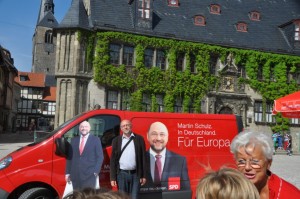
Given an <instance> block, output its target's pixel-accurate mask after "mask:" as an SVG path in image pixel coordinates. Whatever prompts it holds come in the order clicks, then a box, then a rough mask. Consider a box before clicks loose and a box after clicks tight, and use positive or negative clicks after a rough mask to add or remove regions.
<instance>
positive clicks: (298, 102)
mask: <svg viewBox="0 0 300 199" xmlns="http://www.w3.org/2000/svg"><path fill="white" fill-rule="evenodd" d="M277 113H281V114H282V116H283V117H287V118H300V91H297V92H295V93H292V94H289V95H286V96H284V97H281V98H279V99H277V100H274V107H273V114H277Z"/></svg>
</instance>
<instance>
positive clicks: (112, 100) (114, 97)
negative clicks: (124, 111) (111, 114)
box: [106, 91, 118, 109]
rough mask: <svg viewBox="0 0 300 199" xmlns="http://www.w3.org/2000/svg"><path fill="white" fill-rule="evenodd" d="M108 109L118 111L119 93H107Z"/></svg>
mask: <svg viewBox="0 0 300 199" xmlns="http://www.w3.org/2000/svg"><path fill="white" fill-rule="evenodd" d="M106 107H107V109H118V92H117V91H108V92H107V101H106Z"/></svg>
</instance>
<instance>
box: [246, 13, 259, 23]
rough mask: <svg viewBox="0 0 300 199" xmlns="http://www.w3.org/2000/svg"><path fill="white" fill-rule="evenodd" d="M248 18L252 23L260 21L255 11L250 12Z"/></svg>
mask: <svg viewBox="0 0 300 199" xmlns="http://www.w3.org/2000/svg"><path fill="white" fill-rule="evenodd" d="M249 17H250V19H251V20H252V21H260V13H259V12H257V11H252V12H250V13H249Z"/></svg>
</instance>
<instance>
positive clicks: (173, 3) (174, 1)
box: [168, 0, 179, 7]
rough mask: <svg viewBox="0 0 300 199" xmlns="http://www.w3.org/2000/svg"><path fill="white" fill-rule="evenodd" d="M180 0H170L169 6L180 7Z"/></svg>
mask: <svg viewBox="0 0 300 199" xmlns="http://www.w3.org/2000/svg"><path fill="white" fill-rule="evenodd" d="M178 5H179V0H168V6H172V7H178Z"/></svg>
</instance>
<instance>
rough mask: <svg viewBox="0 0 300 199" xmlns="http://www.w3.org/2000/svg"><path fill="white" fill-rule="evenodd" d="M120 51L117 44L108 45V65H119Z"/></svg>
mask: <svg viewBox="0 0 300 199" xmlns="http://www.w3.org/2000/svg"><path fill="white" fill-rule="evenodd" d="M120 50H121V46H120V45H119V44H110V45H109V56H110V64H114V65H119V64H120V61H119V60H120Z"/></svg>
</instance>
